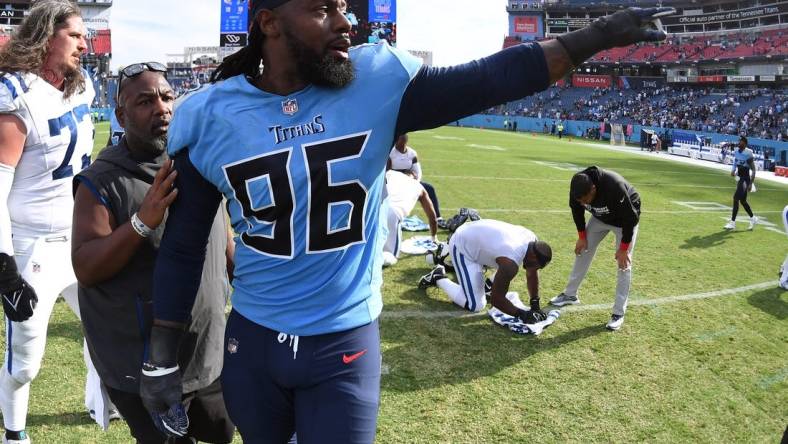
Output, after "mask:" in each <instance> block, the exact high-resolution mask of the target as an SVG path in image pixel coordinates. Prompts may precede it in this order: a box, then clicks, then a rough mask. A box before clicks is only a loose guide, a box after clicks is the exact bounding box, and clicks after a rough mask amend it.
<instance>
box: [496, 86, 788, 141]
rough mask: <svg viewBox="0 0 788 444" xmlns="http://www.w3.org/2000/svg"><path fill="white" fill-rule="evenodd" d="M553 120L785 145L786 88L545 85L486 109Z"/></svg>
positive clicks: (787, 133)
mask: <svg viewBox="0 0 788 444" xmlns="http://www.w3.org/2000/svg"><path fill="white" fill-rule="evenodd" d="M490 111H491V112H493V113H496V114H507V115H515V116H524V117H535V118H540V119H541V118H549V119H558V120H567V119H568V120H586V121H592V122H602V121H608V122H613V123H622V124H637V125H643V126H653V127H661V128H672V129H688V130H695V131H706V132H714V133H723V134H742V133H743V134H746V135H748V136H751V137H759V138H763V139H772V140H779V141H788V90H775V89H768V88H759V89H752V90H741V91H734V92H731V91H716V90H713V89H710V88H674V87H671V86H663V87H661V88H657V89H649V90H640V91H636V90H619V89H617V88H594V89H589V88H572V87H564V88H561V87H551V88H549V89H548V90H546V91H543V92H542V93H539V94H537V95H534V96H532V97H530V98H527V99H524V100H521V101H517V102H513V103H509V104H507V105H504V106H502V107H498V108H496V109H493V110H490Z"/></svg>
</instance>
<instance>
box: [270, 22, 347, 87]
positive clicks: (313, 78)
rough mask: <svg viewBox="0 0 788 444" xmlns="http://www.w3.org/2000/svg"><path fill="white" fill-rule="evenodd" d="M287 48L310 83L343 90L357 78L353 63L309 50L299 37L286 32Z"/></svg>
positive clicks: (300, 71)
mask: <svg viewBox="0 0 788 444" xmlns="http://www.w3.org/2000/svg"><path fill="white" fill-rule="evenodd" d="M284 33H285V36H286V37H287V46H288V48H289V49H290V51H291V53H292V54H293V55H294V56H295V59H296V63H297V65H298V70H299V73H300V74H301V75H302V76H304V79H305V80H307V81H308V82H309V83H312V84H314V85H317V86H323V87H326V88H334V89H337V88H342V87H344V86H347V85H348V84H349V83H350V82H352V81H353V79H354V78H355V72H354V69H353V62H351V61H350V59H347V60H342V59H337V58H336V57H332V56H331V55H330V54H327V53H324V54H323V55H320V54H318V53H317V52H316V51H314V50H312V49H311V48H309V47H308V46H307V45H306V44H304V42H302V41H301V40H300V39H299V38H298V37H296V36H295V35H293V34H291V33H290V32H288V31H284Z"/></svg>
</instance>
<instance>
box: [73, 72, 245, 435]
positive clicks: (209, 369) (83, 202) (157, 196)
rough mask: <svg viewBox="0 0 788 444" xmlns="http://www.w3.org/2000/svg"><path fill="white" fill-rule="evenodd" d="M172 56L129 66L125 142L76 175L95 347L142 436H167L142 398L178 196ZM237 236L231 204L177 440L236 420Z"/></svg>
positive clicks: (78, 235)
mask: <svg viewBox="0 0 788 444" xmlns="http://www.w3.org/2000/svg"><path fill="white" fill-rule="evenodd" d="M166 69H167V68H166V67H165V66H164V65H161V64H158V63H153V62H151V63H137V64H132V65H129V66H127V67H126V68H124V69H123V70H121V72H120V75H119V84H118V91H119V97H118V107H117V108H116V109H115V113H116V115H117V117H118V122H119V123H120V125H122V126H123V127H124V128H125V129H126V133H125V136H123V137H122V138H121V140H120V142H119V143H118V144H117V145H115V146H110V147H108V148H106V149H104V150H103V151H102V152H101V154H100V155H99V157H98V159H96V162H95V163H93V165H91V166H90V167H89V168H87V169H86V170H84V171H82V172H81V173H80V174H78V175H77V176H76V179H75V180H74V186H75V188H76V190H75V193H76V198H75V204H74V226H73V231H74V236H73V239H74V240H73V243H72V255H73V257H72V262H73V264H74V271H75V272H76V275H77V277H78V278H79V283H80V285H79V306H80V310H81V313H82V320H83V325H84V327H85V335H86V337H87V340H88V345H89V349H90V354H91V356H92V357H93V362H95V363H96V368H97V369H98V372H99V374H100V375H101V378H102V380H103V381H104V383H105V385H106V386H107V391H108V392H109V397H110V399H112V401H113V402H114V403H115V405H116V406H117V407H118V409H119V410H120V412H121V414H122V415H123V418H125V420H126V422H127V423H128V425H129V429H130V430H131V434H132V436H134V438H135V439H136V441H137V442H138V443H141V444H158V443H164V442H166V441H167V436H166V435H165V434H163V433H162V432H160V431H159V430H158V429H157V428H156V426H155V425H154V424H153V421H152V420H151V416H150V414H148V411H147V410H146V409H145V407H144V406H143V404H142V399H141V397H140V391H139V381H140V366H141V365H142V360H143V355H144V353H145V351H146V340H147V338H148V335H149V334H150V329H151V323H152V321H153V318H152V303H151V293H152V287H153V283H152V279H153V266H154V263H155V261H156V252H157V250H158V246H159V242H160V241H161V235H162V233H163V231H164V225H163V222H164V218H165V215H166V211H167V207H168V206H169V205H170V204H171V203H172V201H173V200H174V199H176V196H177V191H176V190H175V189H174V188H173V186H172V184H173V182H174V180H175V176H176V173H175V172H174V171H171V161H169V160H167V153H166V151H165V150H166V146H167V128H168V126H169V123H170V119H171V117H172V108H173V102H174V101H175V94H174V92H173V91H172V88H170V85H169V83H167V80H166V79H165V78H164V72H165V71H166ZM232 245H233V244H232V241H228V228H227V226H226V222H225V218H224V213H223V212H221V211H219V212H217V214H216V218H215V219H214V222H213V226H212V228H211V234H210V236H209V240H208V247H207V248H208V250H207V254H206V261H205V265H204V267H203V270H202V279H201V282H200V291H199V293H198V295H197V301H196V303H195V304H194V308H193V309H192V312H191V322H190V325H189V327H188V330H187V333H186V334H185V335H184V338H183V340H182V344H181V347H180V354H179V357H180V359H179V365H180V366H181V368H182V369H183V396H182V399H183V402H184V404H185V405H186V406H187V409H188V411H189V414H190V415H191V417H192V421H191V423H190V427H189V429H188V433H187V437H184V438H179V440H178V441H177V442H184V443H187V442H188V443H191V442H192V441H191V439H190V438H194V439H197V440H199V441H201V442H211V443H227V442H230V441H232V438H233V431H234V427H233V425H232V422H231V421H230V419H229V417H228V415H227V411H226V409H225V407H224V399H223V398H222V391H221V386H220V384H219V374H220V373H221V368H222V343H223V338H224V326H225V320H224V306H225V303H226V300H227V297H228V296H229V293H230V288H229V287H230V286H229V282H228V279H227V272H226V266H227V257H231V252H232Z"/></svg>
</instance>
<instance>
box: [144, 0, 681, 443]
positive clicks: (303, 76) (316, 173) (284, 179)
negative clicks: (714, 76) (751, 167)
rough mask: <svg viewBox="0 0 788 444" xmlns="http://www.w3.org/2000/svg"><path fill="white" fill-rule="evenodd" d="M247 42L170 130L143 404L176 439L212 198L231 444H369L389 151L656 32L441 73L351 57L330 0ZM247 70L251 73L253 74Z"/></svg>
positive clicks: (633, 25)
mask: <svg viewBox="0 0 788 444" xmlns="http://www.w3.org/2000/svg"><path fill="white" fill-rule="evenodd" d="M250 6H251V14H252V17H253V18H254V21H253V24H252V27H251V32H250V36H249V42H250V43H249V45H248V46H247V47H246V48H244V49H242V50H241V51H239V52H238V53H236V54H235V55H233V56H231V57H228V58H227V59H225V61H224V63H223V64H222V65H220V66H219V68H218V69H217V71H216V73H215V74H214V76H213V80H214V82H215V83H214V84H213V85H210V86H208V87H206V88H203V89H202V90H200V91H198V92H195V93H192V94H191V95H190V96H187V97H186V98H185V99H184V100H183V102H182V104H181V105H180V107H179V108H178V109H177V112H176V113H175V117H174V118H173V121H172V125H171V126H170V132H169V140H168V151H169V153H170V155H171V156H172V157H173V158H174V160H175V169H176V170H177V172H178V177H177V179H176V187H177V188H178V198H177V199H176V200H175V202H174V203H173V204H172V206H171V207H170V208H169V216H168V217H169V219H168V222H167V227H166V229H165V233H164V237H163V238H162V243H161V248H160V249H159V256H158V258H157V263H156V271H155V281H154V302H153V304H154V315H155V320H154V327H153V329H152V331H151V348H150V355H149V360H148V362H147V363H146V364H144V366H143V372H142V373H143V376H142V381H141V392H142V396H143V400H144V401H145V402H146V406H147V407H148V409H149V410H150V411H151V412H152V413H154V414H156V415H157V416H159V418H160V420H161V423H162V424H163V425H164V428H165V429H167V430H168V431H169V433H172V434H175V435H178V434H183V433H185V427H184V426H185V425H186V424H187V423H188V422H187V421H184V420H183V415H182V412H183V408H182V406H180V404H179V402H180V393H181V389H180V387H179V380H180V374H179V369H178V367H177V350H178V344H179V342H180V338H181V336H182V334H183V327H184V325H185V323H186V321H187V320H188V316H189V312H190V310H191V306H192V304H193V301H194V297H195V294H196V290H197V287H198V285H199V281H200V270H201V269H202V261H203V257H204V255H205V254H204V252H205V245H206V241H207V238H208V233H209V230H210V226H211V222H212V220H213V217H214V215H215V214H216V210H217V208H218V206H219V204H220V202H221V200H222V195H224V196H226V197H227V200H228V203H227V208H228V210H229V213H230V218H231V221H232V224H233V228H234V229H235V232H236V234H237V236H238V237H237V249H236V255H235V259H236V260H235V264H236V268H235V276H234V281H233V284H234V293H233V311H232V313H231V314H230V317H229V319H228V321H227V329H226V334H225V337H226V338H225V341H226V344H225V345H226V346H225V355H224V369H223V371H222V387H223V390H224V395H225V396H224V398H225V402H226V404H227V410H228V412H229V413H230V417H231V418H232V420H233V422H234V423H235V424H236V425H237V426H238V429H239V431H240V433H241V436H242V437H243V440H244V442H254V443H259V442H286V441H287V439H289V438H290V436H291V435H292V434H293V431H294V430H295V431H297V435H298V441H299V442H300V443H307V444H308V443H316V442H330V443H339V442H341V443H350V444H355V443H369V442H372V441H373V440H374V438H375V428H376V420H377V411H378V403H379V395H380V367H381V365H380V363H381V350H380V339H379V331H378V316H379V315H380V312H381V310H382V306H383V302H382V298H381V291H380V289H381V282H382V272H381V264H382V254H381V251H382V243H383V241H384V239H383V235H382V231H383V230H381V229H380V225H381V224H385V223H386V222H385V218H383V219H382V220H381V211H380V203H381V195H382V190H383V186H384V179H383V178H384V171H385V167H386V160H387V159H388V154H389V151H390V150H391V146H392V144H393V143H394V140H395V139H396V137H397V136H398V135H400V134H404V133H407V132H409V131H418V130H423V129H427V128H434V127H437V126H441V125H444V124H446V123H449V122H453V121H455V120H457V119H459V118H462V117H464V116H468V115H471V114H474V113H476V112H479V111H481V110H485V109H488V108H490V107H492V106H495V105H498V104H501V103H505V102H508V101H512V100H516V99H520V98H522V97H525V96H527V95H529V94H532V93H534V92H536V91H540V90H544V89H546V88H547V87H548V86H549V85H550V84H551V83H553V82H555V81H556V80H558V79H559V78H561V77H562V76H564V75H565V74H566V73H567V72H569V70H570V69H572V68H573V67H574V66H578V65H579V64H581V63H582V62H583V61H584V60H586V59H588V58H589V57H591V56H592V55H593V54H595V53H596V52H598V51H600V50H602V49H605V48H611V47H614V46H626V45H629V44H632V43H635V42H637V41H642V40H653V41H656V40H662V39H664V38H665V34H664V33H662V32H658V31H656V30H653V29H648V28H646V27H645V25H647V24H648V23H649V22H651V21H652V20H653V19H654V18H655V15H661V14H662V13H666V12H669V11H670V9H667V10H666V9H663V8H654V9H627V10H622V11H620V12H617V13H616V14H613V15H612V16H608V17H605V18H602V19H599V20H598V21H596V22H594V24H592V25H591V26H589V27H588V28H585V29H583V30H579V31H575V32H572V33H569V34H565V35H562V36H561V37H560V38H559V40H552V41H546V42H539V43H527V44H522V45H518V46H515V47H512V48H509V49H506V50H503V51H501V52H499V53H497V54H494V55H492V56H490V57H487V58H484V59H480V60H477V61H475V62H471V63H469V64H466V65H459V66H454V67H449V68H430V67H424V66H422V63H421V61H420V59H417V58H415V57H413V56H411V55H410V54H409V53H407V52H405V51H402V50H399V49H396V48H392V47H391V46H389V45H388V44H386V43H385V42H382V43H379V44H374V45H362V46H359V47H355V48H351V47H350V32H351V28H352V27H351V24H350V22H349V21H348V19H347V18H346V16H345V11H346V7H347V2H346V1H344V0H257V1H253V2H252V3H251V5H250ZM261 66H263V67H264V68H262V70H261Z"/></svg>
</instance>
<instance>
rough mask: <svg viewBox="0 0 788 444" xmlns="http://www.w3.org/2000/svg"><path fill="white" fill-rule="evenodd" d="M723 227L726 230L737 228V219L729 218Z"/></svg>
mask: <svg viewBox="0 0 788 444" xmlns="http://www.w3.org/2000/svg"><path fill="white" fill-rule="evenodd" d="M722 228H724V229H726V230H735V229H736V221H735V220H729V221H728V223H727V224H725V226H724V227H722Z"/></svg>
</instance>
